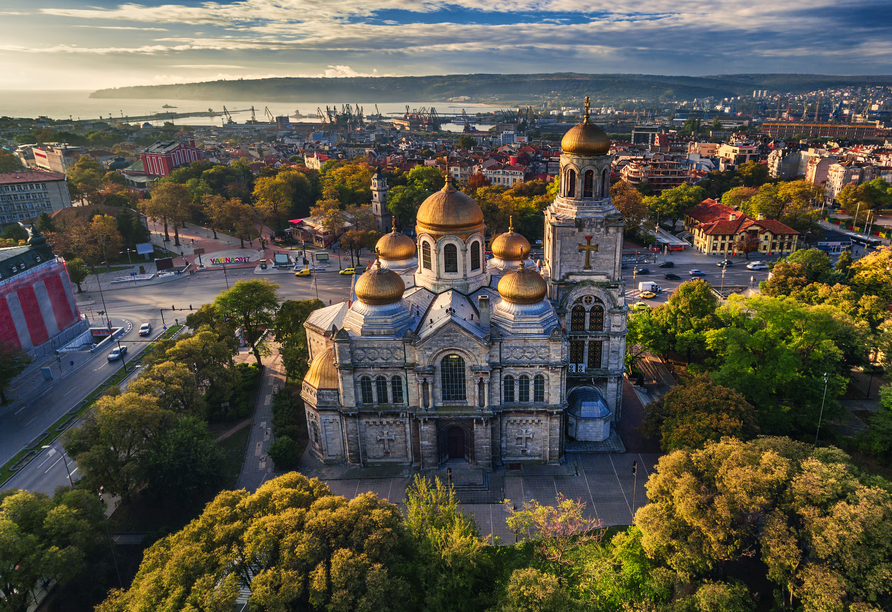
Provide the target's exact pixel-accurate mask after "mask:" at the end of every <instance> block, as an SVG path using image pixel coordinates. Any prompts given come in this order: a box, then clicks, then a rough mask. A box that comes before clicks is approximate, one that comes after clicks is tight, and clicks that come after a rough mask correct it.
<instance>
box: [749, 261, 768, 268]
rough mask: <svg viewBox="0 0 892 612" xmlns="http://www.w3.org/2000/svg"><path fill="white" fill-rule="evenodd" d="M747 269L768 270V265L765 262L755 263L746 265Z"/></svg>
mask: <svg viewBox="0 0 892 612" xmlns="http://www.w3.org/2000/svg"><path fill="white" fill-rule="evenodd" d="M746 269H747V270H767V269H768V264H767V263H765V262H764V261H754V262H751V263H748V264H746Z"/></svg>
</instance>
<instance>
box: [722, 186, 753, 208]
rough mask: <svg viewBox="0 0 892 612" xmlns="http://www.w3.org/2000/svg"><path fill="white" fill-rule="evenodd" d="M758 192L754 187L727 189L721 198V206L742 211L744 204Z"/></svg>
mask: <svg viewBox="0 0 892 612" xmlns="http://www.w3.org/2000/svg"><path fill="white" fill-rule="evenodd" d="M758 193H759V190H758V189H757V188H756V187H734V188H733V189H729V190H728V191H726V192H725V194H724V195H723V196H722V204H724V205H725V206H730V207H731V208H735V209H742V207H743V206H744V204H746V203H747V202H749V201H750V200H751V199H753V197H755V195H756V194H758Z"/></svg>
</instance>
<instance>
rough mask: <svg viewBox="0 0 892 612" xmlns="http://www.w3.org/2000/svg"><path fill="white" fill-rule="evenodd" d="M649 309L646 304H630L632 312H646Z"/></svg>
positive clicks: (648, 305)
mask: <svg viewBox="0 0 892 612" xmlns="http://www.w3.org/2000/svg"><path fill="white" fill-rule="evenodd" d="M648 308H650V304H648V303H646V302H635V303H634V304H632V310H647V309H648Z"/></svg>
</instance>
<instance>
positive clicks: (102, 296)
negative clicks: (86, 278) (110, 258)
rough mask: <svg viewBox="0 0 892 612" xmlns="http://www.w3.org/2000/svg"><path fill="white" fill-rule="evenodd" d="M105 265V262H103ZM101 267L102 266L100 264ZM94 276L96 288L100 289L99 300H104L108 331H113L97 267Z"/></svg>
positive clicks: (103, 308)
mask: <svg viewBox="0 0 892 612" xmlns="http://www.w3.org/2000/svg"><path fill="white" fill-rule="evenodd" d="M103 263H105V262H103ZM99 265H100V266H101V265H102V264H99ZM93 274H95V275H96V286H97V287H99V299H101V300H102V311H103V312H104V313H105V321H106V323H107V324H108V329H111V326H112V324H111V318H109V316H108V308H106V307H105V295H104V294H103V293H102V283H101V282H100V281H99V275H98V274H96V267H95V266H94V267H93Z"/></svg>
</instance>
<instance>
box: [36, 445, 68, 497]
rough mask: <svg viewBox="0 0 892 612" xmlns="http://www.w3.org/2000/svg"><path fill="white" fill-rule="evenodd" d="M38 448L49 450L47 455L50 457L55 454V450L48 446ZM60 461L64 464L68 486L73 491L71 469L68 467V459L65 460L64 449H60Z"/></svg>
mask: <svg viewBox="0 0 892 612" xmlns="http://www.w3.org/2000/svg"><path fill="white" fill-rule="evenodd" d="M40 448H48V449H50V452H48V453H47V455H49V456H50V457H52V456H53V455H55V454H56V449H55V448H53V447H52V446H50V445H46V446H41V447H40ZM62 461H63V462H64V463H65V471H66V472H68V485H69V486H70V487H71V488H72V489H73V488H74V481H72V480H71V468H69V467H68V459H66V458H65V449H62Z"/></svg>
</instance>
